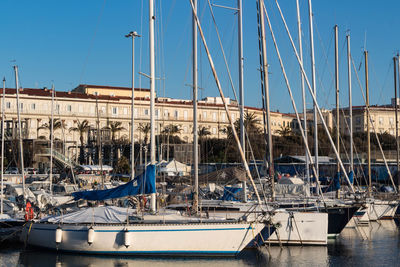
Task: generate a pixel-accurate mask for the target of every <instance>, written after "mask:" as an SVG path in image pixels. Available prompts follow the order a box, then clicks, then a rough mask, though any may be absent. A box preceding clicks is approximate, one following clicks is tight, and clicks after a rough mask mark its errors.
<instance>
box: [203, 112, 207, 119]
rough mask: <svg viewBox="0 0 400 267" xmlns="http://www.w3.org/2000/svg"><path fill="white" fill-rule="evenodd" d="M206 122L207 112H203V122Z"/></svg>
mask: <svg viewBox="0 0 400 267" xmlns="http://www.w3.org/2000/svg"><path fill="white" fill-rule="evenodd" d="M205 120H207V111H203V121H205Z"/></svg>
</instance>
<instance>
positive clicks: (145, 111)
mask: <svg viewBox="0 0 400 267" xmlns="http://www.w3.org/2000/svg"><path fill="white" fill-rule="evenodd" d="M144 115H145V116H149V110H148V109H147V108H146V109H145V110H144Z"/></svg>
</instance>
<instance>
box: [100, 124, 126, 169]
mask: <svg viewBox="0 0 400 267" xmlns="http://www.w3.org/2000/svg"><path fill="white" fill-rule="evenodd" d="M121 125H122V122H120V121H112V122H110V123H108V125H107V126H106V127H104V128H103V129H108V130H110V132H111V142H112V148H111V163H112V165H113V166H114V155H115V145H116V141H117V140H116V134H117V133H119V132H121V131H123V130H125V128H124V127H122V126H121ZM118 151H119V150H117V152H118ZM118 158H119V155H118V153H117V157H116V161H117V162H118Z"/></svg>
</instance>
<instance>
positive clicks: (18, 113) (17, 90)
mask: <svg viewBox="0 0 400 267" xmlns="http://www.w3.org/2000/svg"><path fill="white" fill-rule="evenodd" d="M14 73H15V89H16V93H17V116H18V122H17V123H18V135H19V152H20V161H21V174H22V188H23V196H24V200H25V199H26V195H25V170H24V150H23V144H22V127H21V111H20V103H19V81H18V66H17V65H15V66H14Z"/></svg>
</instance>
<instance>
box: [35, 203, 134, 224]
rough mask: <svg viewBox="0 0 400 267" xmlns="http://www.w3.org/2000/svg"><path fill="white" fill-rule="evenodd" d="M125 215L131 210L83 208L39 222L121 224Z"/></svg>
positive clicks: (125, 217) (110, 207)
mask: <svg viewBox="0 0 400 267" xmlns="http://www.w3.org/2000/svg"><path fill="white" fill-rule="evenodd" d="M127 213H128V214H131V213H132V210H131V209H127V208H119V207H114V206H104V207H95V208H85V209H82V210H79V211H76V212H72V213H69V214H64V215H61V216H50V217H46V218H44V219H42V220H41V222H51V223H58V222H62V223H123V222H126V219H127Z"/></svg>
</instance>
